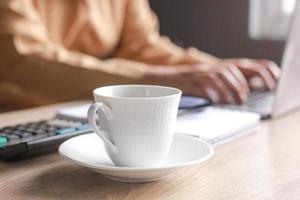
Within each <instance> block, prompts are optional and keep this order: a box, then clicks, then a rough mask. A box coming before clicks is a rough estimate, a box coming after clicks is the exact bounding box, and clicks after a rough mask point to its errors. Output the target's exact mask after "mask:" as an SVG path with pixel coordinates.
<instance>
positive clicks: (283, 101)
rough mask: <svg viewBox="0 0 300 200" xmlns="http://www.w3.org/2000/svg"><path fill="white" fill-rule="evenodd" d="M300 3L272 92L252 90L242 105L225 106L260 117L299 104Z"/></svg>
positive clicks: (274, 114)
mask: <svg viewBox="0 0 300 200" xmlns="http://www.w3.org/2000/svg"><path fill="white" fill-rule="evenodd" d="M299 35H300V3H297V5H296V9H295V13H294V15H293V18H292V22H291V26H290V32H289V36H288V39H287V41H286V46H285V51H284V55H283V60H282V64H281V69H282V74H281V77H280V80H279V82H278V85H277V88H276V90H275V91H273V92H253V93H251V94H250V96H249V99H248V101H247V102H246V103H245V104H243V105H226V106H224V107H225V108H231V109H237V110H245V111H250V112H255V113H258V114H260V115H261V117H262V119H268V118H270V117H277V116H281V115H283V114H285V113H288V112H289V111H292V110H294V109H296V108H297V107H299V106H300V89H299V88H300V56H299V53H298V51H299V50H300V37H299Z"/></svg>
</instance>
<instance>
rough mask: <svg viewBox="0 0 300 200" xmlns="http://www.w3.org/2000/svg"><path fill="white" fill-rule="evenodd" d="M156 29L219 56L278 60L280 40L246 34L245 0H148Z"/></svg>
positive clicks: (180, 42) (280, 51)
mask: <svg viewBox="0 0 300 200" xmlns="http://www.w3.org/2000/svg"><path fill="white" fill-rule="evenodd" d="M150 3H151V6H152V8H153V10H154V11H155V12H156V14H157V15H158V18H159V20H160V30H161V33H162V34H163V35H168V36H169V37H170V38H171V39H172V40H173V41H174V42H176V43H177V44H180V45H182V46H185V47H188V46H195V47H197V48H199V49H201V50H203V51H205V52H208V53H211V54H213V55H216V56H219V57H224V58H225V57H226V58H227V57H252V58H268V59H272V60H275V61H276V62H278V63H279V62H280V60H281V56H282V50H283V46H284V44H283V42H270V41H255V40H252V39H250V38H249V36H248V1H247V0H151V1H150Z"/></svg>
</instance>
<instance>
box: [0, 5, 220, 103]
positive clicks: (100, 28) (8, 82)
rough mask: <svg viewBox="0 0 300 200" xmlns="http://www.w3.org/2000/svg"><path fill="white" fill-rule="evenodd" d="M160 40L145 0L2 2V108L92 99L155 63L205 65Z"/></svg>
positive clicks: (202, 58) (195, 54)
mask: <svg viewBox="0 0 300 200" xmlns="http://www.w3.org/2000/svg"><path fill="white" fill-rule="evenodd" d="M215 59H216V58H215V57H213V56H210V55H208V54H206V53H203V52H200V51H198V50H196V49H195V48H190V49H182V48H180V47H177V46H176V45H174V44H173V43H172V42H170V40H169V39H168V38H167V37H163V36H160V35H159V32H158V23H157V18H156V16H155V15H154V14H153V12H152V11H151V9H150V7H149V4H148V2H147V0H1V2H0V105H1V104H2V105H4V104H6V105H19V106H21V107H25V106H34V105H43V104H49V103H53V102H58V101H67V100H73V99H78V98H86V97H91V91H92V89H93V88H95V87H98V86H102V85H109V84H124V83H129V84H131V83H139V82H140V80H142V78H143V76H144V74H145V71H146V70H147V68H148V67H151V66H153V65H180V64H195V63H198V62H210V61H214V60H215Z"/></svg>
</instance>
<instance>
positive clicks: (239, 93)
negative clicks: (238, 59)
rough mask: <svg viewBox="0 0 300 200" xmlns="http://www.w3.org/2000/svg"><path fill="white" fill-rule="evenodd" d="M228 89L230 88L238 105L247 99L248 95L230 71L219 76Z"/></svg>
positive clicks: (224, 71) (225, 71)
mask: <svg viewBox="0 0 300 200" xmlns="http://www.w3.org/2000/svg"><path fill="white" fill-rule="evenodd" d="M218 75H219V78H220V79H221V80H222V81H223V83H224V84H225V85H226V87H228V88H229V90H230V92H231V93H232V96H233V98H234V100H235V101H236V102H237V103H243V102H245V101H246V99H247V94H246V93H245V92H244V91H243V89H242V87H241V85H240V83H239V81H238V80H237V79H236V78H235V76H234V75H233V74H232V73H231V72H230V71H229V70H223V71H221V73H219V74H218Z"/></svg>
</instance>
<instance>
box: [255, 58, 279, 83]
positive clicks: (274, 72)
mask: <svg viewBox="0 0 300 200" xmlns="http://www.w3.org/2000/svg"><path fill="white" fill-rule="evenodd" d="M257 62H258V63H260V64H262V65H264V66H265V67H266V69H267V70H268V71H269V72H270V74H271V76H272V77H273V78H274V80H275V81H277V80H278V78H279V76H280V74H281V70H280V68H279V67H278V65H277V64H276V63H275V62H273V61H270V60H258V61H257Z"/></svg>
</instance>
